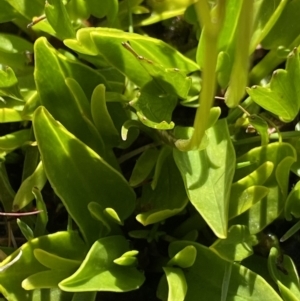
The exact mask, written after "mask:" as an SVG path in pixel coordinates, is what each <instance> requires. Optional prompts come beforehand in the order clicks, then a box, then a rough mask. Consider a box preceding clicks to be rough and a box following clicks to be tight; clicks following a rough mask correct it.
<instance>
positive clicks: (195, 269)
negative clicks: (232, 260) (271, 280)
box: [163, 241, 282, 301]
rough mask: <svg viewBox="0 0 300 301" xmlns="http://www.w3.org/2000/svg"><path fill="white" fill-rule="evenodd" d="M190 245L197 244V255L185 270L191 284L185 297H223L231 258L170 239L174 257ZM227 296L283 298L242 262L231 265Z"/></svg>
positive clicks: (278, 300)
mask: <svg viewBox="0 0 300 301" xmlns="http://www.w3.org/2000/svg"><path fill="white" fill-rule="evenodd" d="M187 246H194V247H195V249H196V250H197V257H196V260H195V262H194V264H193V266H192V267H190V268H189V269H187V270H182V271H183V273H184V276H185V279H186V283H187V287H188V290H187V294H186V296H185V299H184V300H185V301H194V300H195V296H198V297H199V296H201V299H203V300H221V295H222V283H223V278H224V271H225V267H226V265H227V264H228V261H226V260H224V259H222V258H220V257H219V256H218V255H216V254H215V253H214V252H213V251H211V250H210V249H208V248H207V247H204V246H202V245H200V244H198V243H192V242H187V241H178V242H173V243H171V244H170V246H169V256H170V257H171V258H172V257H173V256H174V255H175V254H177V253H178V252H179V251H180V250H182V249H183V248H185V247H187ZM212 271H213V273H212ZM249 287H251V289H249ZM163 300H164V299H163ZM227 300H254V301H261V300H264V301H275V300H276V301H282V299H281V298H280V297H279V296H278V294H277V293H276V292H275V291H274V289H273V288H272V287H271V286H270V285H269V284H268V283H267V282H266V281H265V280H264V279H263V278H262V277H261V276H259V275H258V274H256V273H254V272H252V271H251V270H249V269H247V268H245V267H244V266H242V265H239V264H233V265H232V270H231V277H230V281H229V284H228V293H227Z"/></svg>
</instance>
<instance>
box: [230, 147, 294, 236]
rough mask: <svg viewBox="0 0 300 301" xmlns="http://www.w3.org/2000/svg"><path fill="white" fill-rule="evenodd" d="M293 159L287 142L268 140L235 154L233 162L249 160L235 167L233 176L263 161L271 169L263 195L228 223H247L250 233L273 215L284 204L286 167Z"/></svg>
mask: <svg viewBox="0 0 300 301" xmlns="http://www.w3.org/2000/svg"><path fill="white" fill-rule="evenodd" d="M295 160H296V152H295V149H294V148H293V147H292V146H291V145H290V144H288V143H271V144H268V145H267V146H262V147H256V148H253V149H251V150H250V151H249V152H247V153H246V154H244V155H243V156H241V157H239V158H238V159H237V162H250V163H251V164H250V165H248V166H246V167H243V168H240V169H237V170H236V173H235V179H240V178H242V177H245V176H247V175H249V174H250V173H251V172H253V171H254V170H255V169H257V168H258V167H259V166H260V165H261V164H263V163H265V162H267V161H268V162H272V163H273V165H274V169H273V171H272V173H271V175H270V176H269V177H268V179H267V180H266V182H265V183H264V187H266V188H268V189H269V192H268V194H267V196H265V197H264V198H263V199H262V200H261V201H259V202H257V203H256V204H254V205H253V206H252V207H251V208H250V209H249V210H248V211H246V212H245V213H243V214H242V215H240V216H238V217H237V218H234V219H233V220H232V223H235V224H244V225H247V226H248V227H249V230H250V233H251V234H254V233H257V232H259V231H261V230H262V229H263V228H265V227H266V226H267V225H268V224H270V223H271V222H272V221H273V220H274V219H276V218H277V217H278V216H279V215H280V214H281V212H282V210H283V207H284V202H285V199H286V197H287V189H288V178H289V171H290V168H291V165H292V164H293V162H295Z"/></svg>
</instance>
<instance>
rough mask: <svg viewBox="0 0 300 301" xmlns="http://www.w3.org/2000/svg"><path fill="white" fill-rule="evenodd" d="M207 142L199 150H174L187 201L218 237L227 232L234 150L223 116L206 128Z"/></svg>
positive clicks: (224, 235) (222, 236) (223, 236)
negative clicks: (205, 145) (205, 146)
mask: <svg viewBox="0 0 300 301" xmlns="http://www.w3.org/2000/svg"><path fill="white" fill-rule="evenodd" d="M207 136H208V139H209V144H208V146H207V148H206V149H204V150H201V151H189V152H181V151H179V150H174V151H173V154H174V159H175V162H176V164H177V166H178V169H179V170H180V172H181V176H182V178H183V181H184V183H185V188H186V191H187V194H188V196H189V199H190V201H191V203H192V204H193V205H194V206H195V208H196V209H197V211H198V212H199V213H200V214H201V215H202V217H203V218H204V219H205V221H206V222H207V223H208V224H209V226H210V227H211V229H212V230H213V231H214V232H215V234H216V235H217V236H218V237H220V238H225V237H226V235H227V221H228V206H229V196H230V189H229V188H228V187H230V185H231V182H232V178H233V173H234V168H233V166H234V165H235V153H234V149H233V146H232V144H231V141H230V138H229V132H228V130H227V124H226V121H225V119H221V120H219V121H218V122H217V123H216V124H215V125H214V126H213V127H211V128H210V129H208V130H207Z"/></svg>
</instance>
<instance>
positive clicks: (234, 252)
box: [209, 225, 253, 261]
mask: <svg viewBox="0 0 300 301" xmlns="http://www.w3.org/2000/svg"><path fill="white" fill-rule="evenodd" d="M209 248H210V249H211V250H212V251H214V252H216V253H217V254H218V255H219V256H220V257H222V258H224V259H225V260H228V261H242V260H243V259H245V258H247V257H248V256H250V255H252V254H253V250H252V244H251V235H250V233H249V229H248V228H247V227H246V226H243V225H234V226H232V227H230V229H229V230H228V235H227V238H225V239H220V238H219V239H217V240H216V241H215V242H214V243H213V244H212V245H211V246H210V247H209Z"/></svg>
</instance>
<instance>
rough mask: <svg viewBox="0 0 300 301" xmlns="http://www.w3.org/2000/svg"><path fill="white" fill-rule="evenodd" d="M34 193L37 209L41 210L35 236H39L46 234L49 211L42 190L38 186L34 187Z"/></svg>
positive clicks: (37, 219)
mask: <svg viewBox="0 0 300 301" xmlns="http://www.w3.org/2000/svg"><path fill="white" fill-rule="evenodd" d="M32 193H33V195H34V197H35V199H36V208H37V210H41V212H40V213H39V214H38V215H37V217H36V221H35V228H34V237H39V236H42V235H44V234H46V226H47V223H48V212H47V207H46V204H45V202H44V200H43V196H42V194H41V191H40V190H39V189H38V188H37V187H33V189H32Z"/></svg>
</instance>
